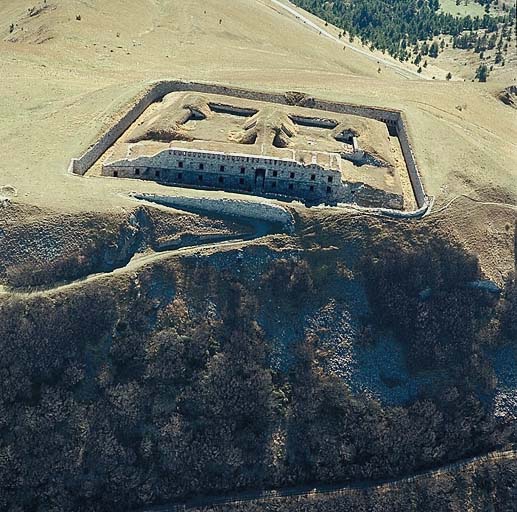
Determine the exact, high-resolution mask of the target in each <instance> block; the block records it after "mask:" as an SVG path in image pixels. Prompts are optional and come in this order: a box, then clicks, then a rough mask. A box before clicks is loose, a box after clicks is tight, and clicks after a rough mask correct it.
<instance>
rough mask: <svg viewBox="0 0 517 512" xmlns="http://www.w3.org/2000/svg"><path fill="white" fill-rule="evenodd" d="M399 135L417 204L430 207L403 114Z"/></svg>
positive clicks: (399, 124) (400, 117) (399, 119)
mask: <svg viewBox="0 0 517 512" xmlns="http://www.w3.org/2000/svg"><path fill="white" fill-rule="evenodd" d="M397 134H398V138H399V142H400V147H401V148H402V154H403V155H404V160H405V161H406V167H407V171H408V173H409V179H410V180H411V186H412V187H413V193H414V194H415V199H416V204H417V205H418V207H419V208H422V207H424V206H425V207H428V206H429V204H430V201H429V198H428V196H427V194H426V193H425V190H424V185H423V183H422V178H421V176H420V172H419V171H418V167H417V165H416V160H415V155H414V154H413V148H412V147H411V142H410V140H409V136H408V133H407V127H406V123H405V120H404V115H403V114H401V115H400V116H399V118H398V121H397Z"/></svg>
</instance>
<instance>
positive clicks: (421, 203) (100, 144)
mask: <svg viewBox="0 0 517 512" xmlns="http://www.w3.org/2000/svg"><path fill="white" fill-rule="evenodd" d="M175 91H192V92H199V93H207V94H219V95H226V96H233V97H237V98H243V99H250V100H257V101H262V102H269V103H278V104H282V105H298V106H302V107H307V108H313V109H319V110H327V111H329V112H337V113H344V114H352V115H358V116H363V117H368V118H371V119H376V120H378V121H382V122H384V123H386V124H387V125H388V127H390V128H392V129H395V130H396V132H397V135H398V137H399V140H400V144H401V147H402V152H403V155H404V158H405V160H406V165H407V169H408V173H409V177H410V179H411V184H412V187H413V191H414V193H415V198H416V202H417V205H418V210H416V211H418V212H420V211H421V210H422V209H424V210H425V209H427V208H428V207H429V205H430V201H429V198H428V196H427V195H426V193H425V190H424V187H423V184H422V180H421V178H420V173H419V171H418V167H417V164H416V161H415V157H414V154H413V151H412V148H411V143H410V140H409V136H408V133H407V127H406V123H405V120H404V116H403V114H402V112H400V111H398V110H388V109H382V108H378V107H369V106H365V105H352V104H349V103H340V102H330V101H326V100H318V99H315V98H311V97H309V96H306V95H304V94H301V93H286V94H280V93H269V92H260V91H252V90H248V89H241V88H236V87H228V86H223V85H217V84H206V83H196V82H183V81H161V82H156V83H154V84H152V85H151V86H150V87H149V88H148V89H147V90H146V91H145V92H144V93H143V94H141V95H139V96H138V97H137V98H136V100H135V102H134V103H133V105H132V106H131V107H130V109H129V110H128V111H127V112H126V113H124V114H123V115H122V116H121V117H120V118H119V120H118V121H116V123H115V124H114V125H113V126H112V127H110V128H109V129H108V130H107V131H106V132H105V133H104V134H103V135H102V136H101V137H100V138H99V140H98V141H97V142H96V143H95V144H93V145H92V146H90V147H89V148H88V150H87V151H86V152H85V153H84V154H83V155H82V156H81V157H80V158H74V159H73V160H72V161H71V164H70V171H71V172H73V173H75V174H79V175H84V174H85V173H86V171H87V170H88V169H89V168H90V167H91V166H92V165H93V164H94V163H95V162H96V161H97V160H98V159H99V158H100V157H101V156H102V155H103V153H104V152H105V151H106V150H107V149H108V148H109V147H110V146H111V145H113V144H114V143H115V142H116V141H117V139H118V138H119V137H120V136H121V135H122V134H123V133H124V132H125V131H126V130H127V129H128V128H129V126H130V125H131V124H132V123H133V122H134V121H136V119H138V117H139V116H140V115H141V114H142V113H143V112H144V111H145V109H146V108H147V107H148V106H149V105H150V104H151V103H153V102H155V101H157V100H159V99H161V98H163V96H165V95H166V94H169V93H171V92H175ZM293 97H294V98H295V100H293Z"/></svg>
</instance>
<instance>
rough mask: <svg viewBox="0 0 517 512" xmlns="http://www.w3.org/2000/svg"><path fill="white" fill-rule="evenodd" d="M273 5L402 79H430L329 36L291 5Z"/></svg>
mask: <svg viewBox="0 0 517 512" xmlns="http://www.w3.org/2000/svg"><path fill="white" fill-rule="evenodd" d="M271 2H272V3H273V4H275V5H276V6H277V7H280V8H281V9H283V10H285V11H286V12H288V13H290V14H292V15H293V16H295V17H296V19H298V20H300V22H301V23H303V24H305V25H306V26H308V27H310V28H312V29H314V30H317V31H318V32H319V33H320V34H321V35H322V36H325V37H327V38H328V39H332V41H335V42H336V43H339V44H340V45H341V46H346V47H347V48H350V49H351V50H352V51H354V52H356V53H360V54H361V55H363V56H364V57H366V58H368V59H370V60H372V61H374V62H379V63H382V64H384V65H385V66H386V67H388V68H390V69H393V70H394V71H395V72H396V73H398V74H399V75H400V76H403V77H404V78H407V79H408V80H416V79H418V80H430V78H428V77H425V76H422V75H421V74H420V73H417V72H416V71H413V70H412V69H408V68H406V67H405V66H402V65H399V64H397V62H396V61H395V60H388V59H385V58H383V57H380V56H376V55H373V54H372V53H371V52H369V51H368V50H363V49H362V48H358V47H356V46H354V45H351V44H349V43H347V42H345V41H343V40H342V39H339V37H336V36H335V35H333V34H331V33H330V32H328V31H327V30H325V29H324V28H323V27H320V26H319V25H318V24H316V23H314V22H313V21H312V20H310V19H309V18H307V17H306V16H304V15H303V14H302V13H301V12H300V11H299V10H298V9H296V8H295V7H294V6H293V5H292V4H287V3H285V2H283V1H280V0H271Z"/></svg>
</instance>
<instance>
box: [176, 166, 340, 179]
mask: <svg viewBox="0 0 517 512" xmlns="http://www.w3.org/2000/svg"><path fill="white" fill-rule="evenodd" d="M178 168H179V169H183V168H184V167H183V162H178ZM198 169H199V170H200V171H204V170H205V164H204V163H200V164H198ZM224 171H225V167H224V165H220V166H219V172H224ZM240 173H241V174H246V167H241V169H240ZM277 176H278V171H276V170H274V171H273V177H274V178H276V177H277ZM295 176H296V173H294V172H291V173H289V178H294V177H295ZM333 180H334V178H333V176H328V177H327V181H328V182H329V183H332V182H333ZM311 181H316V175H315V174H311Z"/></svg>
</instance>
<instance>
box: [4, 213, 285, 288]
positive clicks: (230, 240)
mask: <svg viewBox="0 0 517 512" xmlns="http://www.w3.org/2000/svg"><path fill="white" fill-rule="evenodd" d="M254 227H255V230H254V232H253V233H252V234H251V235H247V236H243V235H241V234H239V235H227V236H224V235H222V236H216V237H211V238H212V240H211V241H210V242H207V243H200V244H196V245H189V246H186V247H179V248H176V249H166V248H164V249H161V250H158V251H153V252H149V253H136V254H134V255H133V257H132V258H131V259H130V260H129V262H128V263H127V264H126V265H124V266H121V267H118V268H115V269H113V270H109V271H106V272H98V273H95V274H89V275H87V276H85V277H80V278H78V279H74V280H71V281H66V282H62V283H60V284H56V285H52V286H42V287H35V288H32V289H16V288H7V287H4V286H1V285H0V297H2V295H16V296H32V297H34V296H37V295H49V294H54V293H58V292H62V291H64V290H69V289H72V288H75V287H77V286H81V285H83V284H85V283H91V282H93V281H98V280H101V279H105V278H107V277H110V276H114V275H118V274H124V273H127V272H131V271H134V270H137V269H139V268H141V267H143V266H145V265H147V264H148V263H156V262H157V261H161V260H164V259H167V258H170V257H171V256H178V255H182V256H185V255H190V254H197V253H201V252H203V251H208V250H211V249H239V248H242V247H245V246H246V245H247V243H249V242H250V241H253V240H256V239H258V238H262V237H263V236H266V235H268V234H273V233H275V231H274V230H273V229H267V230H266V229H265V228H264V224H262V223H257V225H255V226H254Z"/></svg>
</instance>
